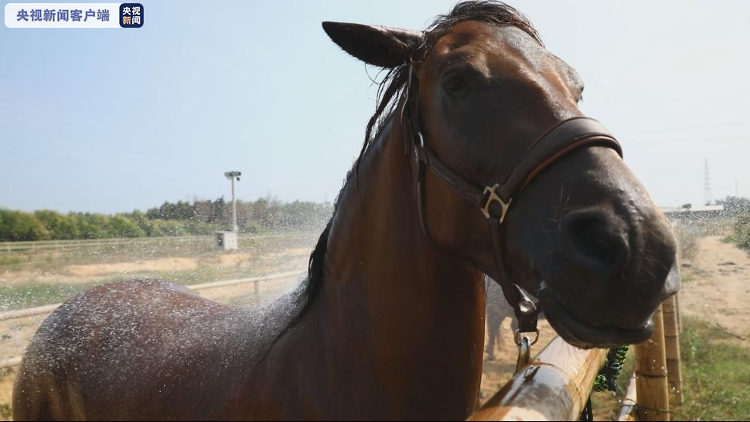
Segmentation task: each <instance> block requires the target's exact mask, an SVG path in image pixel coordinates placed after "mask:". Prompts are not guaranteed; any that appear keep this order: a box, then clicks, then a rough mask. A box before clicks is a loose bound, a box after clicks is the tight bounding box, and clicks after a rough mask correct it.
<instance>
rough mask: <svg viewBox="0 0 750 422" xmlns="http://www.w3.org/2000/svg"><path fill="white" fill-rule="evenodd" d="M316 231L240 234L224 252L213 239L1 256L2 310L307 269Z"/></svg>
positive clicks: (164, 241) (209, 237)
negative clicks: (102, 288) (152, 281)
mask: <svg viewBox="0 0 750 422" xmlns="http://www.w3.org/2000/svg"><path fill="white" fill-rule="evenodd" d="M317 236H318V233H317V232H311V233H288V234H283V235H270V236H269V235H266V236H241V237H240V249H239V250H237V251H232V252H231V253H221V252H218V251H216V250H215V249H214V246H213V238H212V237H211V236H206V237H203V238H191V239H187V240H178V239H169V238H165V239H163V240H161V241H157V242H154V239H144V241H143V242H129V243H125V244H121V245H114V244H106V245H103V246H87V247H86V248H83V249H80V250H75V249H69V250H47V249H44V250H36V251H24V252H22V253H3V254H0V312H3V311H9V310H15V309H23V308H29V307H34V306H41V305H48V304H54V303H59V302H61V301H65V300H67V299H69V298H71V297H73V296H75V295H76V294H78V293H81V292H83V291H85V290H87V289H89V288H91V287H93V286H95V285H99V284H104V283H112V282H117V281H124V280H129V279H137V278H156V279H161V280H165V281H170V282H174V283H179V284H184V285H191V284H198V283H206V282H211V281H217V280H226V279H236V278H247V277H254V276H258V275H262V274H269V273H273V272H283V271H290V270H296V269H299V268H304V267H305V266H306V264H307V259H308V254H309V251H310V249H311V248H312V246H313V245H314V243H315V241H316V240H317Z"/></svg>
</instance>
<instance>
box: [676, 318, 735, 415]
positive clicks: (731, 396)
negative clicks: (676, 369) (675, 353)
mask: <svg viewBox="0 0 750 422" xmlns="http://www.w3.org/2000/svg"><path fill="white" fill-rule="evenodd" d="M683 322H684V329H683V332H682V336H681V342H680V348H681V351H682V374H683V394H684V395H685V404H683V405H682V406H680V407H677V408H676V409H674V410H675V412H674V420H747V419H749V418H750V366H748V364H747V362H748V361H750V349H748V348H746V347H742V346H738V345H736V344H733V343H731V342H730V341H729V340H731V339H733V337H732V336H731V335H729V334H727V333H726V332H724V331H723V330H721V329H720V328H718V327H715V326H712V325H710V324H708V323H706V322H704V321H700V320H697V319H692V318H685V319H684V320H683Z"/></svg>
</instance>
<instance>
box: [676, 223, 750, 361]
mask: <svg viewBox="0 0 750 422" xmlns="http://www.w3.org/2000/svg"><path fill="white" fill-rule="evenodd" d="M695 256H696V258H694V259H692V260H690V261H688V262H684V263H683V264H682V278H683V284H682V290H681V291H680V308H681V310H682V314H683V315H689V316H695V317H697V318H700V319H702V320H705V321H708V322H710V323H712V324H713V325H715V326H716V327H717V329H720V330H722V331H725V332H727V333H729V334H731V335H732V336H733V337H734V338H735V339H736V340H737V343H738V344H742V345H744V346H746V347H750V344H749V343H748V341H749V340H748V339H750V254H748V253H747V252H745V251H743V250H741V249H738V248H736V247H735V246H734V245H732V244H729V243H724V242H723V241H722V237H719V236H711V237H704V238H701V239H699V240H698V253H696V254H695Z"/></svg>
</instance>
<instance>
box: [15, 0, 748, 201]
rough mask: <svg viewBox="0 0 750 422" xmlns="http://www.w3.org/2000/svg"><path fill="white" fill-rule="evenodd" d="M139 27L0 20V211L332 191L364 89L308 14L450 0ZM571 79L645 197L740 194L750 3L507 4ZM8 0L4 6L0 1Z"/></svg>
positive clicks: (251, 5) (392, 13) (428, 12)
mask: <svg viewBox="0 0 750 422" xmlns="http://www.w3.org/2000/svg"><path fill="white" fill-rule="evenodd" d="M142 3H143V5H144V8H145V14H146V16H145V25H144V27H143V28H141V29H137V30H117V29H90V30H74V29H69V30H63V29H37V30H22V29H8V28H6V27H5V26H4V25H3V26H2V27H0V56H1V57H2V60H0V207H5V208H11V209H22V210H35V209H55V210H60V211H70V210H76V211H98V212H120V211H130V210H133V209H145V208H148V207H151V206H156V205H159V204H160V203H162V202H163V201H164V200H172V201H175V200H186V199H187V200H190V199H193V198H196V197H197V198H203V199H208V198H216V197H219V196H221V195H225V196H229V183H228V182H227V181H226V180H225V179H224V177H223V173H224V172H225V171H227V170H234V169H237V170H241V171H242V172H243V174H244V177H243V178H242V181H241V182H240V183H239V184H238V196H239V197H240V198H242V199H248V200H249V199H255V198H257V197H260V196H264V195H267V194H272V195H275V196H277V197H279V198H280V199H284V200H294V199H301V200H315V201H322V200H324V199H328V200H332V199H333V197H334V196H335V195H336V193H337V192H338V190H339V188H340V187H341V182H342V180H343V178H344V175H345V173H346V171H347V170H348V169H349V168H350V166H351V164H352V161H353V159H354V157H355V155H356V154H357V152H358V151H359V148H360V146H361V141H362V137H363V133H364V126H365V123H366V121H367V119H368V117H369V116H370V114H371V113H372V111H373V107H374V97H375V94H376V87H374V86H372V84H371V82H370V80H369V78H368V73H367V72H368V71H369V74H370V75H372V76H374V75H375V74H376V73H377V69H375V68H370V69H369V70H368V69H366V68H365V66H364V65H363V64H361V63H359V62H357V61H356V60H354V59H352V58H350V57H348V56H347V55H345V54H344V53H343V52H341V51H340V50H339V49H338V47H336V46H335V45H334V44H333V43H331V42H330V41H329V40H328V39H327V37H326V36H325V33H324V32H323V31H322V29H321V27H320V22H321V21H323V20H339V21H351V22H360V23H369V24H383V25H390V26H402V27H410V28H424V27H425V26H426V25H427V24H428V23H429V21H430V20H431V19H432V17H434V16H435V15H436V14H439V13H443V12H446V11H447V10H448V9H449V8H450V6H451V5H452V4H453V3H454V1H442V0H432V1H426V0H425V1H390V0H389V1H380V2H365V1H362V2H359V1H358V2H351V1H316V0H306V1H286V2H267V1H264V2H261V1H244V2H222V1H215V2H210V3H208V2H187V1H180V2H169V1H148V0H146V1H143V2H142ZM509 3H510V4H511V5H513V6H515V7H517V8H519V9H520V10H522V11H523V12H524V13H526V14H527V15H528V16H529V17H530V18H531V19H532V21H533V22H534V24H535V25H536V26H537V28H538V29H539V31H540V32H541V34H542V37H543V39H544V40H545V42H546V44H547V47H548V48H549V49H550V50H551V51H552V52H553V53H555V54H557V55H558V56H560V57H562V58H563V59H564V60H566V61H567V62H568V63H570V64H571V65H573V66H574V67H575V68H576V69H577V70H578V71H579V73H581V75H582V76H583V78H584V81H585V82H586V92H585V94H584V103H583V109H584V111H585V112H586V113H587V114H588V115H590V116H592V117H595V118H597V119H599V120H601V121H602V122H603V123H604V124H605V125H606V126H608V127H609V128H610V129H611V130H612V131H613V132H615V134H616V135H617V136H618V137H619V138H620V140H621V141H622V143H623V144H624V147H625V156H626V160H627V162H628V163H629V165H630V166H631V168H632V169H633V170H634V171H635V173H636V174H637V175H638V176H639V177H640V178H641V180H642V181H643V182H644V184H645V185H646V187H647V188H648V189H649V190H650V192H651V193H652V195H653V196H654V199H655V200H656V202H657V203H659V204H660V205H664V206H674V205H678V204H682V203H686V202H692V203H699V202H701V201H702V200H703V166H704V159H708V160H709V166H710V170H711V182H712V194H713V197H714V198H718V197H723V196H725V195H730V194H735V191H736V190H738V191H739V193H740V194H741V195H746V196H750V166H749V165H748V164H747V161H748V157H750V142H748V135H747V134H746V133H747V132H748V130H747V127H748V126H750V125H748V123H750V118H748V109H749V108H750V107H748V98H750V95H749V94H750V78H748V77H747V75H750V49H749V48H748V46H747V42H748V40H750V21H749V20H750V18H749V17H750V2H742V1H725V2H705V1H703V2H697V1H695V2H694V1H679V2H678V1H669V2H646V1H627V2H625V1H620V2H598V1H566V2H555V1H533V2H532V1H510V2H509ZM4 5H5V3H3V6H4Z"/></svg>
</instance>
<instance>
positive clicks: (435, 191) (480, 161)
mask: <svg viewBox="0 0 750 422" xmlns="http://www.w3.org/2000/svg"><path fill="white" fill-rule="evenodd" d="M323 26H324V29H325V31H326V32H327V33H328V35H329V36H330V37H331V39H332V40H333V41H334V42H336V43H337V44H338V45H339V46H340V47H342V48H343V49H344V50H345V51H347V52H348V53H350V54H351V55H353V56H354V57H356V58H358V59H360V60H362V61H364V62H366V63H368V64H371V65H375V66H379V67H383V68H386V69H389V72H390V73H389V79H390V85H389V86H388V87H386V88H385V89H384V91H383V92H384V98H383V100H382V101H381V103H380V105H379V111H381V112H382V111H384V110H385V109H386V105H387V103H388V102H389V101H390V102H391V103H392V104H393V109H394V110H396V112H397V113H393V114H394V115H396V116H399V117H400V120H401V122H400V123H401V126H402V127H403V129H404V131H405V132H407V133H408V134H409V136H406V137H405V138H407V139H410V140H411V141H410V142H409V143H408V145H406V147H405V151H407V152H408V153H409V154H410V155H411V156H413V157H415V158H416V159H415V160H411V162H412V163H414V164H413V167H414V168H413V169H412V170H413V171H412V172H411V175H412V177H414V179H415V183H416V185H417V186H418V188H417V194H415V201H417V205H418V206H417V207H416V208H417V209H419V210H420V214H421V220H422V224H423V227H424V232H425V235H426V236H428V237H429V238H430V240H431V242H432V243H433V244H434V246H435V247H436V248H438V249H440V250H441V251H444V252H446V253H450V254H453V255H455V256H459V257H461V258H462V259H464V260H465V261H467V262H468V263H469V264H470V265H472V266H474V267H475V268H477V269H479V270H480V271H482V272H484V273H486V274H488V275H489V276H491V277H492V278H494V279H495V280H500V281H502V282H503V283H506V284H508V283H511V282H512V283H514V284H516V285H518V286H520V287H522V288H523V289H524V290H525V291H527V292H529V293H531V294H532V295H534V296H536V297H537V298H538V305H539V306H540V308H541V310H542V311H544V313H545V314H546V316H547V318H548V320H549V322H550V324H551V325H552V326H553V328H555V330H556V331H557V332H558V333H559V334H560V335H561V336H562V337H563V338H564V339H565V340H567V341H568V342H569V343H571V344H573V345H576V346H579V347H605V346H615V345H620V344H625V343H637V342H641V341H644V340H646V339H648V338H649V337H650V336H651V334H652V332H653V324H652V322H651V317H652V314H653V313H654V311H655V309H656V308H657V307H658V305H659V304H660V303H661V302H662V301H663V300H664V299H666V298H667V297H669V296H670V295H672V294H674V293H675V292H676V291H677V290H678V289H679V285H678V284H677V283H675V282H668V281H667V274H668V273H669V271H670V269H671V267H672V266H673V264H674V261H675V250H676V246H675V240H674V237H673V234H672V232H671V228H670V225H669V223H668V221H667V220H666V218H665V217H664V216H663V214H662V213H661V212H660V211H659V210H658V208H657V207H656V206H655V204H654V203H653V201H652V199H651V198H650V197H649V195H648V193H647V192H646V189H645V188H644V187H643V185H642V184H641V183H640V182H639V181H638V179H637V178H636V177H635V175H634V174H633V172H632V171H631V170H630V169H629V168H628V166H627V165H626V164H625V162H624V161H623V159H622V157H621V150H620V147H619V144H617V142H616V141H615V140H614V137H612V136H611V135H610V134H609V133H608V132H606V129H603V127H601V125H600V124H599V123H598V122H595V121H593V120H590V119H588V118H585V117H584V115H583V113H582V112H581V110H580V109H579V102H580V100H581V98H582V93H583V89H584V84H583V82H582V80H581V78H580V77H579V75H578V74H577V72H576V71H575V70H574V69H573V68H572V67H571V66H569V65H568V64H566V63H565V62H564V61H563V60H561V59H560V58H558V57H557V56H555V55H553V54H552V53H550V52H549V51H548V50H547V49H546V48H545V47H544V46H543V44H542V43H541V41H540V39H539V37H538V35H537V33H536V31H535V30H534V28H533V27H532V26H531V24H530V23H529V22H528V20H526V18H525V17H523V16H522V15H521V14H520V13H518V12H516V11H515V10H513V9H512V8H510V7H508V6H506V5H504V4H502V3H495V2H465V3H461V4H459V5H458V6H456V8H455V9H454V10H453V11H452V12H451V13H450V14H449V15H446V16H443V17H440V18H438V20H437V21H436V22H435V23H434V24H433V25H432V26H431V27H430V28H429V29H428V30H427V31H410V30H404V29H396V28H387V27H381V26H367V25H359V24H351V23H334V22H326V23H324V24H323ZM373 123H374V121H371V124H370V129H371V127H372V125H373ZM370 129H368V132H369V130H370ZM545 148H546V150H545ZM540 151H541V152H540ZM519 169H520V170H519ZM498 188H499V189H498ZM505 188H507V189H505ZM503 189H505V191H504V192H503ZM493 195H495V196H493ZM475 197H476V200H475ZM482 204H484V206H482ZM482 211H484V212H482ZM488 220H489V221H490V224H489V229H488ZM496 226H497V227H496ZM498 233H499V234H498ZM508 280H511V281H508Z"/></svg>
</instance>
